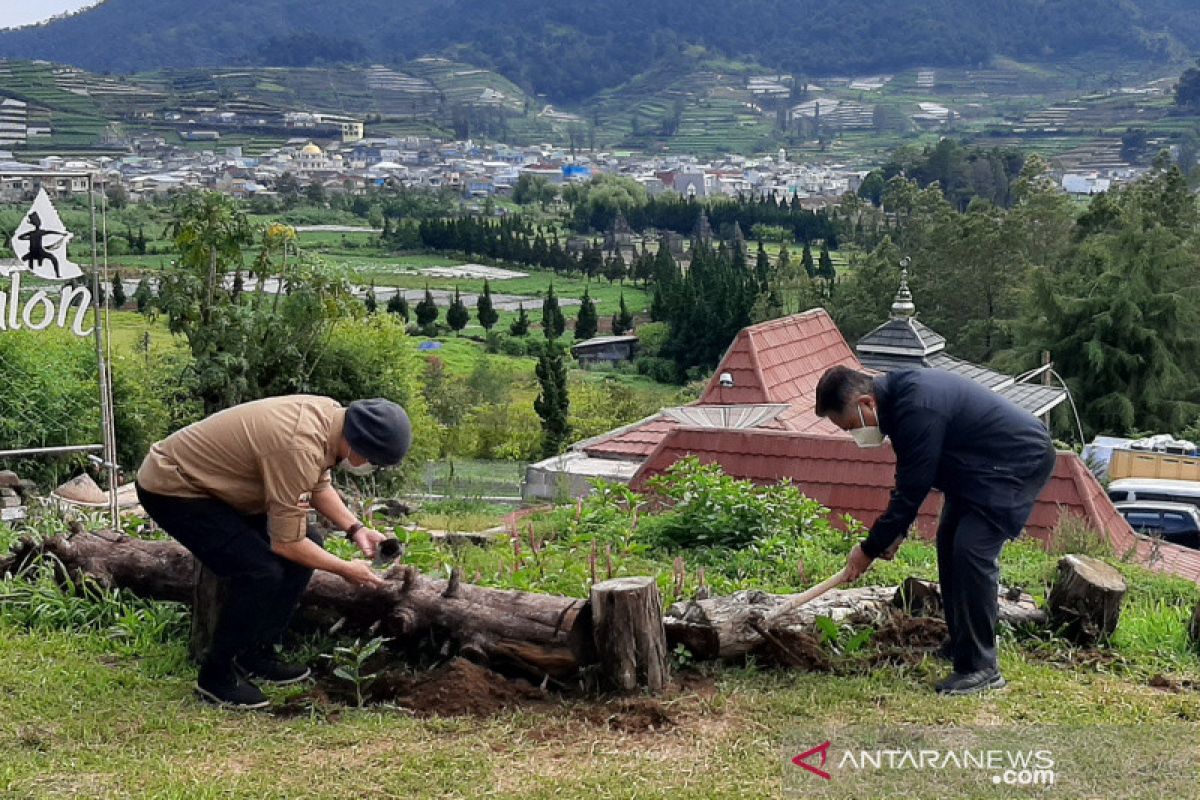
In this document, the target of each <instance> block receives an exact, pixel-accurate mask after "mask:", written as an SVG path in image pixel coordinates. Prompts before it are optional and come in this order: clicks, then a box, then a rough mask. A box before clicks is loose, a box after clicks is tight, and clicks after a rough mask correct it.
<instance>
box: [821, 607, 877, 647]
mask: <svg viewBox="0 0 1200 800" xmlns="http://www.w3.org/2000/svg"><path fill="white" fill-rule="evenodd" d="M814 625H815V626H816V629H817V633H818V635H819V639H818V641H819V642H820V644H821V646H822V647H826V648H828V649H829V650H830V651H832V652H833V653H835V654H836V655H842V656H852V655H854V654H856V653H858V652H860V651H861V650H862V649H863V648H864V647H866V646H867V644H868V643H869V642H870V641H871V639H872V638H873V637H874V636H875V629H874V628H869V627H867V628H858V629H855V627H854V626H853V625H839V624H838V623H836V622H834V621H833V619H832V618H831V617H826V616H819V617H817V618H816V619H815V620H814Z"/></svg>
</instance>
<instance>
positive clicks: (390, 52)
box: [0, 0, 1200, 102]
mask: <svg viewBox="0 0 1200 800" xmlns="http://www.w3.org/2000/svg"><path fill="white" fill-rule="evenodd" d="M1088 5H1089V8H1088V9H1087V12H1086V13H1083V12H1081V11H1080V9H1079V4H1078V3H1077V2H1073V1H1072V0H1004V2H994V0H933V1H932V2H930V1H929V0H890V1H889V2H883V1H882V0H803V1H802V2H789V3H779V2H777V1H776V0H734V1H733V2H717V0H644V1H643V2H637V3H634V2H630V0H595V2H591V3H588V4H586V5H585V4H578V3H561V2H553V1H552V0H496V1H495V2H491V3H474V2H468V0H344V2H341V3H337V4H319V3H316V4H314V3H303V4H301V3H298V2H295V0H202V2H194V0H106V1H105V2H103V3H102V4H100V5H99V6H96V7H94V8H91V9H88V10H86V11H83V12H81V13H79V14H76V15H75V16H72V17H69V18H66V19H61V20H56V21H52V22H50V23H47V24H45V25H41V26H34V27H29V28H24V29H20V30H15V31H5V32H0V56H7V57H10V58H40V59H48V60H52V61H57V62H61V63H68V64H74V65H77V66H81V67H85V68H87V69H90V70H93V71H98V72H125V73H129V72H139V71H147V70H154V69H161V68H167V67H198V66H230V65H266V66H292V67H302V66H310V65H314V64H321V63H338V62H345V63H370V62H383V63H388V64H395V63H398V62H401V61H410V60H412V59H416V58H418V57H421V56H425V55H429V54H437V55H442V56H446V57H449V58H453V59H456V60H460V61H466V62H469V63H472V64H475V65H477V66H479V67H484V68H488V69H492V70H494V71H496V72H499V73H500V74H502V75H504V76H505V77H507V78H508V79H510V80H512V81H514V82H515V83H517V84H518V85H520V86H522V87H523V88H524V89H526V90H527V91H530V92H532V93H541V94H546V95H547V96H548V97H549V98H550V99H552V100H555V101H558V102H564V101H565V102H571V101H579V100H582V99H583V98H586V97H590V96H592V95H594V94H596V93H597V92H600V91H602V90H604V89H609V88H613V87H615V86H618V85H620V84H622V83H625V82H627V81H629V80H630V79H632V78H634V77H635V76H637V75H638V74H640V73H642V72H644V71H645V70H647V69H648V68H650V67H651V66H652V65H654V64H656V63H658V62H660V61H661V60H662V59H663V58H666V57H669V56H671V55H672V54H677V53H679V52H680V51H681V49H683V48H684V47H685V46H686V45H692V44H695V45H702V46H704V47H705V48H707V49H709V50H710V51H712V52H714V53H717V54H720V55H722V56H724V57H729V58H739V59H748V60H751V61H755V62H757V63H760V64H762V65H763V66H765V67H768V68H771V69H777V70H781V71H785V72H790V73H796V74H804V75H830V74H838V73H843V72H857V73H863V72H871V71H881V70H899V69H903V68H906V67H913V66H954V65H960V66H972V65H978V64H981V63H985V62H987V61H989V60H990V59H991V58H992V57H994V56H997V55H1005V56H1012V57H1016V58H1024V59H1034V60H1041V61H1046V60H1056V59H1061V58H1070V57H1073V56H1079V55H1081V54H1085V53H1092V52H1099V51H1106V52H1120V53H1122V54H1123V55H1124V57H1126V58H1134V59H1162V58H1166V57H1173V58H1178V57H1179V56H1181V55H1182V54H1184V53H1186V52H1188V51H1190V50H1191V49H1192V48H1195V47H1197V46H1200V16H1198V15H1196V14H1195V13H1194V11H1193V9H1191V8H1190V3H1188V2H1186V0H1094V2H1091V3H1089V4H1088Z"/></svg>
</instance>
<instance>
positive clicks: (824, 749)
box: [792, 742, 832, 780]
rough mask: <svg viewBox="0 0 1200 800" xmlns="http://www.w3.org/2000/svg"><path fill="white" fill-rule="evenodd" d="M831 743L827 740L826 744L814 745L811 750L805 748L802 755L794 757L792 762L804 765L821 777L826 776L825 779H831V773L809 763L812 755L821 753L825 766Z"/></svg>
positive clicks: (822, 764)
mask: <svg viewBox="0 0 1200 800" xmlns="http://www.w3.org/2000/svg"><path fill="white" fill-rule="evenodd" d="M829 745H830V743H829V742H825V743H824V744H819V745H817V746H816V747H814V748H813V749H811V750H805V751H804V752H803V753H801V754H800V755H798V756H795V757H793V758H792V763H793V764H795V765H796V766H797V767H803V768H804V769H806V770H808V771H809V772H811V773H812V774H814V775H819V776H820V777H822V778H824V779H825V780H830V779H831V777H832V776H830V774H829V773H828V772H826V771H825V770H823V769H821V768H820V767H814V766H813V765H812V764H809V763H808V759H809V758H810V757H811V756H815V755H818V754H819V755H820V756H821V766H822V767H823V766H825V762H826V760H828V758H829Z"/></svg>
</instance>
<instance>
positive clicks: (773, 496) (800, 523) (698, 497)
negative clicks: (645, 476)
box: [647, 456, 829, 548]
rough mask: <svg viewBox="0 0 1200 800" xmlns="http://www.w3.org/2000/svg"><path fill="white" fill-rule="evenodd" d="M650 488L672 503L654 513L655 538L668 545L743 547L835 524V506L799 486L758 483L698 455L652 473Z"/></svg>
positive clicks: (808, 532) (806, 532)
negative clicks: (832, 509) (827, 505)
mask: <svg viewBox="0 0 1200 800" xmlns="http://www.w3.org/2000/svg"><path fill="white" fill-rule="evenodd" d="M647 487H648V488H649V489H651V490H652V491H654V492H655V493H656V494H658V495H659V496H661V497H662V498H664V499H665V500H668V501H671V502H672V507H671V509H670V510H669V511H666V512H664V513H662V514H660V515H658V516H656V517H654V518H652V519H653V539H654V540H655V541H656V542H657V543H659V544H663V545H667V546H674V547H680V546H689V547H696V546H721V547H732V548H737V547H745V546H748V545H750V544H751V543H753V542H755V541H761V540H766V539H769V538H771V537H775V536H780V535H784V536H803V535H809V534H810V533H811V532H812V531H813V530H814V529H826V530H828V529H829V521H828V516H829V510H828V509H827V508H825V507H824V506H823V505H821V504H820V503H818V502H817V501H815V500H812V499H809V498H808V497H805V496H804V495H803V494H801V492H800V489H799V488H797V487H796V486H795V485H793V484H791V483H787V482H783V483H779V484H776V485H775V486H757V485H755V484H754V483H752V482H750V481H747V480H742V479H740V478H733V477H731V476H729V475H726V474H725V472H724V471H723V470H722V469H721V467H720V466H719V465H716V464H702V463H700V460H699V459H697V458H695V457H694V456H691V457H688V458H685V459H681V460H680V461H677V462H676V463H675V464H673V465H671V467H670V468H669V469H668V470H667V471H666V472H664V473H662V474H661V475H657V476H655V477H653V478H651V479H650V480H649V481H648V482H647ZM650 522H651V521H650V520H647V525H649V524H650Z"/></svg>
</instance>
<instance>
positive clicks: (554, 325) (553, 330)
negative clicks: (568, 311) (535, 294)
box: [542, 283, 567, 339]
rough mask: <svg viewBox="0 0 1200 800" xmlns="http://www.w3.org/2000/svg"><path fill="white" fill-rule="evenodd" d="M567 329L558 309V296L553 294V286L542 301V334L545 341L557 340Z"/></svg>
mask: <svg viewBox="0 0 1200 800" xmlns="http://www.w3.org/2000/svg"><path fill="white" fill-rule="evenodd" d="M566 329H567V320H566V318H564V317H563V313H562V309H561V308H559V307H558V295H556V294H554V284H553V283H552V284H550V291H549V292H548V293H547V294H546V299H545V300H543V301H542V333H544V334H545V335H546V338H547V339H557V338H558V337H560V336H562V335H563V331H565V330H566Z"/></svg>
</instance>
